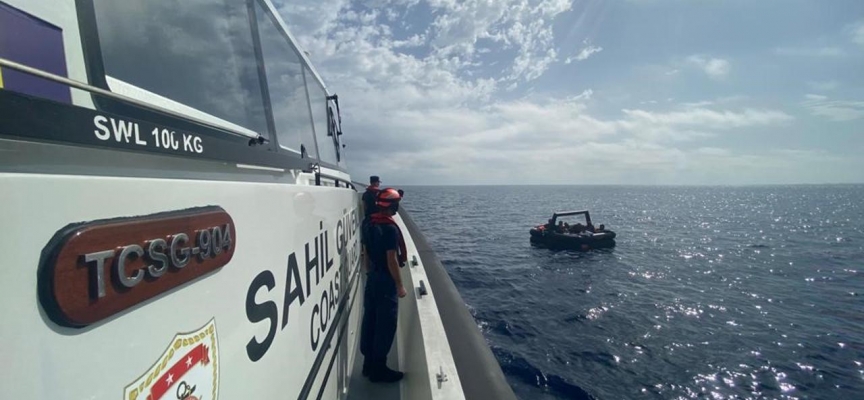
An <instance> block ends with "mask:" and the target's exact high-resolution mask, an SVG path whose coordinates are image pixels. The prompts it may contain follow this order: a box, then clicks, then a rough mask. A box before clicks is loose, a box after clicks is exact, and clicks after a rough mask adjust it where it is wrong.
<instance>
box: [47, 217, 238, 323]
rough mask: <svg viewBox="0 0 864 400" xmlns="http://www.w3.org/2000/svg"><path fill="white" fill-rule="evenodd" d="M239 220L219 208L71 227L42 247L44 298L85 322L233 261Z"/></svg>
mask: <svg viewBox="0 0 864 400" xmlns="http://www.w3.org/2000/svg"><path fill="white" fill-rule="evenodd" d="M236 247H237V231H236V230H235V228H234V221H233V220H232V219H231V216H230V215H228V213H227V212H225V210H223V209H222V208H221V207H217V206H208V207H199V208H192V209H187V210H181V211H171V212H166V213H159V214H153V215H146V216H139V217H124V218H114V219H107V220H98V221H91V222H83V223H76V224H71V225H69V226H67V227H65V228H63V229H61V230H60V231H58V232H57V234H55V235H54V238H52V239H51V241H50V242H49V243H48V245H47V246H45V249H44V250H43V251H42V261H41V263H40V265H39V300H40V302H41V303H42V307H43V308H44V309H45V311H46V312H47V314H48V316H49V317H50V318H51V320H52V321H54V322H56V323H57V324H59V325H63V326H69V327H84V326H87V325H89V324H92V323H94V322H97V321H100V320H102V319H105V318H108V317H110V316H112V315H114V314H117V313H119V312H121V311H123V310H125V309H127V308H129V307H132V306H134V305H136V304H139V303H141V302H144V301H145V300H147V299H150V298H152V297H155V296H158V295H159V294H162V293H165V292H167V291H169V290H171V289H173V288H175V287H177V286H180V285H182V284H184V283H186V282H189V281H191V280H193V279H195V278H198V277H200V276H202V275H205V274H207V273H209V272H212V271H214V270H216V269H218V268H220V267H222V266H224V265H225V264H227V263H228V262H229V261H231V257H233V256H234V249H235V248H236Z"/></svg>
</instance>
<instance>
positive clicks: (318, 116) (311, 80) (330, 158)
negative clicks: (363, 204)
mask: <svg viewBox="0 0 864 400" xmlns="http://www.w3.org/2000/svg"><path fill="white" fill-rule="evenodd" d="M306 77H307V78H306V86H307V87H308V88H309V100H310V101H311V104H312V121H313V122H314V123H315V136H316V138H317V139H318V155H319V157H320V159H321V161H324V162H326V163H330V164H333V165H336V164H337V163H338V162H339V160H338V158H337V157H336V151H337V147H338V146H339V143H338V142H339V136H338V135H336V133H335V132H330V129H329V125H330V123H329V121H328V119H327V91H326V90H324V86H323V85H321V83H320V82H319V81H318V80H317V79H315V75H314V74H313V73H312V71H310V70H308V69H307V70H306Z"/></svg>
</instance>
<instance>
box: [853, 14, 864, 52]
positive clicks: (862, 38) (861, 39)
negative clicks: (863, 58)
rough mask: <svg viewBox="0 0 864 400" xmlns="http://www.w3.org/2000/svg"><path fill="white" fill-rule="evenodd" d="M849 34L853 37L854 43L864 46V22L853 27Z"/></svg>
mask: <svg viewBox="0 0 864 400" xmlns="http://www.w3.org/2000/svg"><path fill="white" fill-rule="evenodd" d="M849 34H850V35H851V36H852V41H853V42H855V43H857V44H859V45H861V46H864V20H861V21H859V22H858V23H856V24H854V25H852V26H851V27H850V28H849Z"/></svg>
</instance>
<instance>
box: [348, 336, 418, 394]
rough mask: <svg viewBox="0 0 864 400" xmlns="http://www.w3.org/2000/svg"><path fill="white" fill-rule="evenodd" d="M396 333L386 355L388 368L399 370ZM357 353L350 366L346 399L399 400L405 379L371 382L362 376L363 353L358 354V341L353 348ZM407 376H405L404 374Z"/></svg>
mask: <svg viewBox="0 0 864 400" xmlns="http://www.w3.org/2000/svg"><path fill="white" fill-rule="evenodd" d="M397 340H399V338H398V335H397V337H396V339H395V340H394V341H393V347H392V349H391V350H390V355H388V356H387V366H389V367H390V368H394V369H398V370H401V369H402V368H401V367H400V365H399V355H398V350H397V349H399V344H398V343H396V341H397ZM354 351H356V352H357V354H356V355H355V356H354V365H353V366H352V367H351V368H352V370H351V381H350V382H349V383H348V397H347V400H366V399H376V400H399V399H401V398H402V385H403V383H404V382H405V379H403V380H402V381H399V382H394V383H373V382H370V381H369V379H367V378H366V377H365V376H363V373H362V372H363V354H360V346H359V343H358V345H357V346H356V349H355V350H354ZM406 378H407V376H406Z"/></svg>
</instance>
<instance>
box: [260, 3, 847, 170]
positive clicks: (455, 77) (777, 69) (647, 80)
mask: <svg viewBox="0 0 864 400" xmlns="http://www.w3.org/2000/svg"><path fill="white" fill-rule="evenodd" d="M274 3H275V5H276V7H277V8H278V9H279V12H280V13H281V14H282V16H283V18H284V19H285V20H286V22H287V23H288V25H289V28H290V30H291V32H292V34H293V35H294V36H295V37H296V38H297V40H298V42H299V44H300V46H301V47H302V48H303V49H304V50H305V51H307V52H308V54H309V57H310V59H311V60H312V63H313V64H314V65H315V67H316V68H317V69H318V71H319V73H320V74H321V76H322V77H323V79H324V80H325V82H326V84H327V87H328V89H329V90H330V91H331V92H333V93H336V94H338V95H339V100H340V106H341V107H342V121H343V123H342V128H343V131H344V136H343V142H344V143H345V144H346V145H347V148H346V149H345V153H344V154H346V156H347V159H348V165H349V169H350V172H351V173H352V175H353V176H354V178H355V179H357V180H364V179H365V178H366V176H368V175H372V174H377V175H381V177H382V180H383V181H384V182H385V184H388V183H389V184H685V185H686V184H700V185H712V184H723V185H728V184H733V185H734V184H789V183H861V182H864V1H861V0H831V1H822V0H810V1H805V0H762V1H753V0H722V1H721V0H717V1H711V0H702V1H695V0H690V1H687V0H587V1H567V0H476V1H475V0H466V1H453V0H362V1H349V0H300V1H285V0H277V1H275V2H274Z"/></svg>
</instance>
